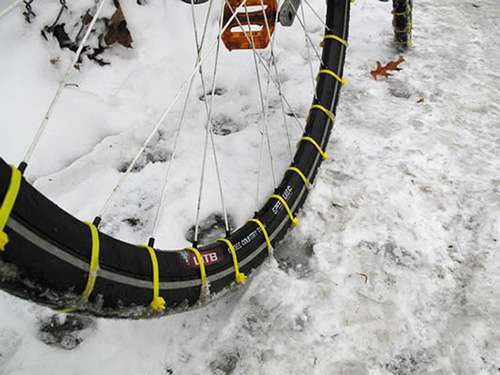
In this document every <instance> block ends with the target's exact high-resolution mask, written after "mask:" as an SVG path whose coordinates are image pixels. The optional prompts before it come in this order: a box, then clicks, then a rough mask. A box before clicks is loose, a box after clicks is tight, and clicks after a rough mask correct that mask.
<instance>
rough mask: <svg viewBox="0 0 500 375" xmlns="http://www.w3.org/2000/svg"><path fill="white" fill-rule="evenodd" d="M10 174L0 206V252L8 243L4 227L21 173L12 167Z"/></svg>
mask: <svg viewBox="0 0 500 375" xmlns="http://www.w3.org/2000/svg"><path fill="white" fill-rule="evenodd" d="M11 169H12V174H11V176H10V183H9V188H8V189H7V194H5V197H4V199H3V202H2V206H0V250H1V251H4V250H5V246H6V245H7V244H8V243H9V236H8V235H7V233H5V226H6V225H7V220H9V217H10V214H11V213H12V209H13V208H14V204H15V203H16V199H17V194H18V193H19V189H20V188H21V178H22V175H21V172H20V171H19V169H17V168H16V167H12V166H11Z"/></svg>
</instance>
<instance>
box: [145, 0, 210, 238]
mask: <svg viewBox="0 0 500 375" xmlns="http://www.w3.org/2000/svg"><path fill="white" fill-rule="evenodd" d="M212 5H213V0H210V2H209V4H208V9H207V14H206V16H205V22H204V27H203V33H202V36H201V41H200V42H198V35H197V29H196V26H195V33H196V35H195V39H196V51H197V59H196V64H198V63H199V62H200V59H201V51H202V48H203V44H204V42H205V38H206V34H207V26H208V23H209V19H210V13H211V10H212ZM193 25H195V21H193ZM200 69H201V65H200ZM194 79H195V75H193V76H192V77H191V79H190V81H189V87H188V89H187V93H186V97H185V99H184V103H183V106H182V111H181V117H180V119H179V122H178V125H177V129H176V133H175V138H174V144H173V151H172V155H171V157H170V160H169V161H168V165H167V171H166V173H165V176H164V179H163V184H162V185H163V187H162V192H161V197H160V202H159V204H158V207H157V209H156V214H155V220H154V225H153V231H152V238H155V236H156V234H157V233H158V227H159V225H160V216H161V213H162V212H163V207H165V204H166V199H167V188H168V181H169V176H170V170H171V167H172V164H173V161H174V160H175V156H176V154H177V145H178V141H179V136H180V133H181V128H182V125H183V123H184V118H185V115H186V110H187V106H188V103H189V98H190V97H191V90H192V87H193V83H194Z"/></svg>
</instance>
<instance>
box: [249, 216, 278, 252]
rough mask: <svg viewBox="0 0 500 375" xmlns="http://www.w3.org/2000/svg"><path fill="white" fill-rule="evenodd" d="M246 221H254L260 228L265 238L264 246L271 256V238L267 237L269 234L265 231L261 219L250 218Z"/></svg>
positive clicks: (272, 250)
mask: <svg viewBox="0 0 500 375" xmlns="http://www.w3.org/2000/svg"><path fill="white" fill-rule="evenodd" d="M248 222H251V223H255V224H257V225H258V226H259V228H260V230H261V231H262V234H263V235H264V239H265V240H266V246H267V251H268V253H269V256H270V257H272V256H273V253H274V249H273V245H272V244H271V240H270V239H269V234H268V233H267V229H266V227H265V226H264V224H263V223H262V221H260V220H259V219H256V218H252V219H250V220H248Z"/></svg>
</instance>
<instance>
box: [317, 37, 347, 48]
mask: <svg viewBox="0 0 500 375" xmlns="http://www.w3.org/2000/svg"><path fill="white" fill-rule="evenodd" d="M328 39H330V40H336V41H337V42H339V43H340V44H342V45H343V46H344V47H347V40H345V39H343V38H341V37H340V36H338V35H335V34H326V35H325V36H324V38H323V41H322V42H321V43H320V44H319V46H320V47H323V46H324V45H325V41H327V40H328Z"/></svg>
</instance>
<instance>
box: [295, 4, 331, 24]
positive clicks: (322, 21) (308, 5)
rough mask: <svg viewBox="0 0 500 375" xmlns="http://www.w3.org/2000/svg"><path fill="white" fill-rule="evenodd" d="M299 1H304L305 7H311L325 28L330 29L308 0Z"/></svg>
mask: <svg viewBox="0 0 500 375" xmlns="http://www.w3.org/2000/svg"><path fill="white" fill-rule="evenodd" d="M301 2H304V3H306V5H307V7H308V8H309V9H311V11H312V12H313V14H314V15H315V16H316V18H317V19H318V20H319V22H321V24H322V25H323V26H324V27H325V29H327V30H331V28H330V27H329V26H328V25H327V24H326V22H325V20H324V19H322V18H321V16H320V15H319V14H318V12H316V9H314V7H313V6H312V5H311V3H310V2H309V1H308V0H301Z"/></svg>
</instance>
